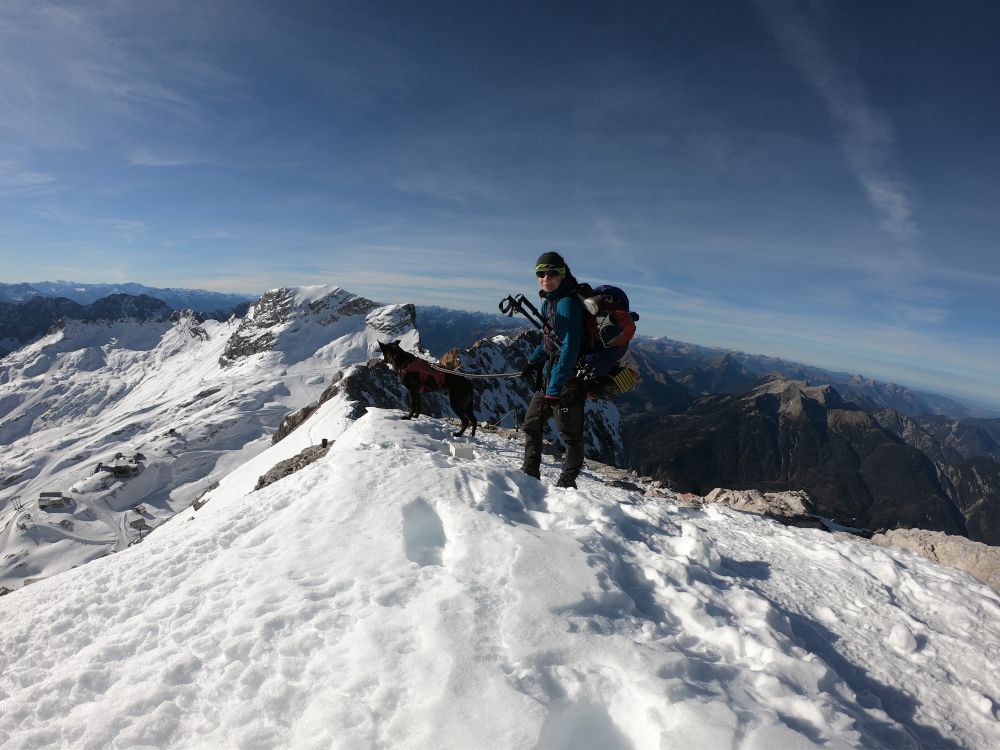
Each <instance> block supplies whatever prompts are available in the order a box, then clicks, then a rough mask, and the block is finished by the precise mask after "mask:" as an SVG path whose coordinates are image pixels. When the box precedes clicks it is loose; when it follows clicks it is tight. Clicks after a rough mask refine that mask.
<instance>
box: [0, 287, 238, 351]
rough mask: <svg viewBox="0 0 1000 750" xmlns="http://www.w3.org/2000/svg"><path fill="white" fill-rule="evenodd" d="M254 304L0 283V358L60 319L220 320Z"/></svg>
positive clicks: (173, 292)
mask: <svg viewBox="0 0 1000 750" xmlns="http://www.w3.org/2000/svg"><path fill="white" fill-rule="evenodd" d="M254 299H256V298H255V297H248V296H246V295H240V294H222V293H220V292H207V291H203V290H199V289H157V288H155V287H147V286H143V285H142V284H131V283H129V284H77V283H74V282H71V281H43V282H39V283H35V284H0V357H3V356H5V355H6V354H8V353H9V352H12V351H14V350H15V349H17V348H19V347H21V346H23V345H24V344H26V343H28V342H30V341H33V340H34V339H36V338H38V337H39V336H41V335H43V334H44V333H46V332H47V331H49V330H50V329H51V328H52V327H53V326H54V325H56V324H57V323H58V322H59V321H60V320H63V319H70V318H71V319H74V320H82V321H97V320H121V319H125V318H133V319H135V320H140V321H142V320H150V319H156V318H166V317H168V316H169V315H170V314H171V313H173V312H175V311H180V310H193V311H194V312H196V313H198V314H199V315H200V317H202V318H211V319H215V320H225V319H227V318H228V317H230V316H231V315H234V314H238V315H242V314H243V313H245V312H246V308H247V307H249V305H250V302H251V301H253V300H254Z"/></svg>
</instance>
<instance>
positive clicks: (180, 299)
mask: <svg viewBox="0 0 1000 750" xmlns="http://www.w3.org/2000/svg"><path fill="white" fill-rule="evenodd" d="M114 294H130V295H132V296H136V297H138V296H142V295H147V296H149V297H155V298H156V299H158V300H160V301H161V302H164V303H166V304H167V305H169V306H170V307H171V308H172V309H174V310H194V311H195V312H197V313H216V312H218V311H221V310H226V311H230V312H231V311H232V310H233V309H234V308H235V307H237V306H239V305H245V304H247V303H250V302H253V301H254V300H255V299H257V295H250V294H225V293H223V292H208V291H205V290H204V289H171V288H167V289H161V288H158V287H151V286H145V285H143V284H134V283H131V282H128V283H125V284H80V283H77V282H75V281H38V282H31V283H19V284H0V302H6V303H10V304H20V303H23V302H27V301H29V300H31V299H33V298H36V297H49V298H57V297H61V298H63V299H68V300H72V301H73V302H77V303H79V304H81V305H90V304H93V303H94V302H97V300H99V299H103V298H104V297H108V296H111V295H114ZM211 317H217V316H215V315H213V316H211Z"/></svg>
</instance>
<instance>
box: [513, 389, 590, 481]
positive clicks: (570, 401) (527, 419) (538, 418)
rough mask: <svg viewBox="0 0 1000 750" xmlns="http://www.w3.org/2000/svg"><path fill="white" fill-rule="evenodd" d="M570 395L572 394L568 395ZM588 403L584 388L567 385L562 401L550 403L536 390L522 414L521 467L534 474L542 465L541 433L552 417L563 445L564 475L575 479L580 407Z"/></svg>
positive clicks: (578, 460)
mask: <svg viewBox="0 0 1000 750" xmlns="http://www.w3.org/2000/svg"><path fill="white" fill-rule="evenodd" d="M570 394H571V395H570ZM586 400H587V396H586V392H585V391H583V389H578V388H573V387H572V386H569V385H568V386H567V388H566V390H565V391H564V395H563V397H562V399H560V400H559V401H552V400H549V399H546V398H545V394H544V393H543V392H542V391H538V392H536V393H535V395H534V396H533V397H532V399H531V403H530V404H529V405H528V411H527V412H526V413H525V415H524V468H525V470H526V471H528V472H529V473H531V474H536V473H537V471H538V467H539V466H540V465H541V463H542V433H543V431H544V429H545V423H546V422H548V421H549V417H555V420H556V426H557V427H558V428H559V437H561V438H562V441H563V445H565V446H566V455H565V456H564V457H563V470H562V473H563V476H564V477H567V478H570V479H576V477H577V475H578V474H579V473H580V469H582V468H583V405H584V403H585V402H586Z"/></svg>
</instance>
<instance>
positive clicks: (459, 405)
mask: <svg viewBox="0 0 1000 750" xmlns="http://www.w3.org/2000/svg"><path fill="white" fill-rule="evenodd" d="M378 348H379V349H381V350H382V356H383V357H384V358H385V361H386V362H388V363H389V366H390V367H392V369H394V370H395V371H396V372H397V373H399V382H401V383H402V384H403V385H404V386H406V390H407V392H408V393H409V394H410V413H409V414H407V415H406V416H405V417H403V419H413V418H415V417H419V416H420V394H421V393H428V392H430V391H441V390H444V391H448V400H449V402H450V403H451V408H452V410H453V411H454V412H455V414H456V415H457V416H458V418H459V419H461V420H462V429H460V430H459V431H458V432H453V433H452V435H454V436H455V437H461V435H462V433H463V432H465V430H466V428H467V427H468V426H469V425H472V433H471V435H470V436H471V437H475V436H476V415H475V412H474V411H473V407H474V404H473V390H472V383H471V382H469V380H468V379H467V378H463V377H462V376H461V375H459V374H458V373H450V372H441V371H440V370H435V369H434V368H432V367H431V363H430V362H428V361H427V360H424V359H420V357H417V356H415V355H413V354H410V353H409V352H408V351H406V350H405V349H403V347H401V346H400V345H399V341H391V342H389V343H388V344H383V343H382V342H381V341H379V342H378Z"/></svg>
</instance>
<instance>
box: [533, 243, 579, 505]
mask: <svg viewBox="0 0 1000 750" xmlns="http://www.w3.org/2000/svg"><path fill="white" fill-rule="evenodd" d="M535 276H537V277H538V285H539V287H540V291H539V295H540V296H541V297H542V298H543V299H544V300H545V301H544V303H543V304H542V315H543V317H544V318H545V319H546V320H547V321H548V324H549V327H550V328H551V329H552V330H553V331H554V332H555V334H556V337H557V338H558V339H559V340H560V341H561V342H562V344H561V346H560V345H557V344H556V343H555V341H554V340H553V337H551V336H549V335H548V333H546V332H544V331H543V333H542V343H541V344H540V345H539V346H538V347H537V348H536V349H535V351H534V352H532V353H531V356H530V357H529V358H528V364H527V366H526V367H525V368H524V370H523V371H522V373H521V374H522V375H524V376H525V377H530V378H534V379H535V382H536V387H538V384H539V383H540V390H536V392H535V395H534V396H532V398H531V404H530V405H529V406H528V411H527V413H526V414H525V415H524V464H522V466H521V471H523V472H524V473H525V474H527V475H528V476H532V477H535V479H539V478H540V466H541V463H542V431H543V429H544V427H545V423H546V422H548V420H549V417H555V420H556V426H557V427H558V428H559V436H560V437H561V438H562V441H563V444H564V445H565V446H566V454H565V456H564V458H563V469H562V474H560V475H559V480H558V481H557V482H556V487H576V478H577V476H578V475H579V473H580V469H582V468H583V407H584V403H585V402H586V400H587V391H586V388H585V387H584V385H583V383H581V382H579V380H578V379H577V378H576V377H575V374H576V360H577V358H578V357H579V356H580V353H581V350H582V347H583V336H584V311H583V304H582V303H581V302H580V300H579V298H578V297H577V296H576V294H574V291H575V289H576V286H577V281H576V279H575V278H574V277H573V274H572V273H571V272H570V270H569V266H567V265H566V261H565V260H563V258H562V256H561V255H559V253H543V254H542V255H541V256H540V257H539V258H538V263H537V264H536V265H535ZM539 367H541V368H542V369H541V378H539V377H538V376H539Z"/></svg>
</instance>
